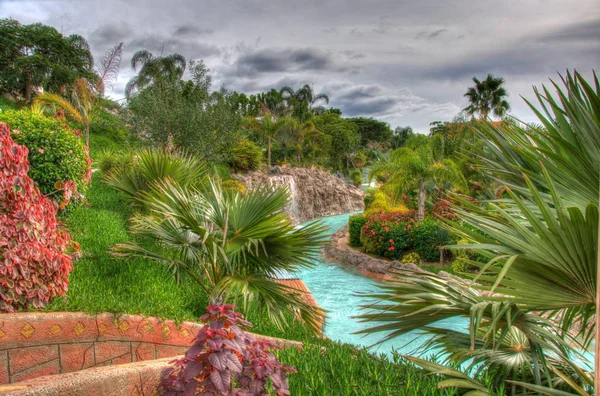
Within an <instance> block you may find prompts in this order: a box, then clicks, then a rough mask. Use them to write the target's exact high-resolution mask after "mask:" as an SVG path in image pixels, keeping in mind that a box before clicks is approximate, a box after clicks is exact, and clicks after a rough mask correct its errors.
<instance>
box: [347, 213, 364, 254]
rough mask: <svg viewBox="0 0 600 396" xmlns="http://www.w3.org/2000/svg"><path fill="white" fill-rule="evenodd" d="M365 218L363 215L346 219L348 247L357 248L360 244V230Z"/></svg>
mask: <svg viewBox="0 0 600 396" xmlns="http://www.w3.org/2000/svg"><path fill="white" fill-rule="evenodd" d="M366 221H367V220H366V219H365V216H363V215H355V216H350V218H349V219H348V225H349V227H348V228H349V230H350V231H349V232H350V240H349V242H350V246H354V247H359V246H361V243H360V230H361V229H362V227H363V226H364V225H365V223H366Z"/></svg>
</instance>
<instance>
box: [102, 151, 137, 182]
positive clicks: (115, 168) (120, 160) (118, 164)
mask: <svg viewBox="0 0 600 396" xmlns="http://www.w3.org/2000/svg"><path fill="white" fill-rule="evenodd" d="M96 164H97V166H98V169H100V172H102V174H103V175H104V176H105V177H108V176H109V175H110V174H112V173H113V172H122V171H125V170H128V169H131V168H132V167H133V166H134V165H135V154H134V152H133V151H116V150H110V149H108V150H103V151H101V152H100V154H99V155H98V157H97V160H96Z"/></svg>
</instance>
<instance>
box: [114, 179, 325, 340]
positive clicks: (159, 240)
mask: <svg viewBox="0 0 600 396" xmlns="http://www.w3.org/2000/svg"><path fill="white" fill-rule="evenodd" d="M287 200H288V193H287V191H286V190H281V189H276V190H272V189H267V188H255V189H252V190H251V191H249V192H247V193H246V194H240V193H237V194H231V193H223V192H222V191H221V189H220V187H219V183H215V182H212V183H211V185H210V188H208V189H204V190H202V189H195V188H184V187H181V186H179V185H178V184H176V183H175V182H173V181H170V180H167V181H163V182H159V183H156V184H154V185H153V186H152V188H151V190H150V191H149V192H147V193H145V194H144V202H145V203H146V206H147V208H148V210H149V213H147V214H138V215H136V216H135V217H134V219H133V226H132V228H131V231H132V233H133V234H135V235H139V236H142V237H143V238H144V239H143V240H146V241H148V245H147V246H146V245H142V244H135V243H127V244H121V245H117V246H116V247H115V251H116V253H117V254H118V255H126V256H141V257H145V258H148V259H151V260H154V261H156V262H159V263H162V264H165V265H166V266H167V267H168V268H169V270H170V272H172V273H173V275H174V276H175V277H176V278H177V279H181V278H182V277H183V276H187V277H189V278H191V279H192V280H193V281H195V282H196V283H197V284H198V285H199V287H201V288H203V289H204V290H205V291H206V293H207V294H208V295H209V296H210V299H211V303H214V302H221V303H223V302H242V303H243V306H244V307H246V306H247V305H248V304H250V303H252V304H256V306H257V307H261V308H262V309H265V310H266V312H267V314H268V316H269V318H270V319H271V320H272V321H273V322H274V323H276V324H277V325H278V326H279V327H283V326H284V325H285V324H286V314H288V313H291V314H293V315H296V316H297V317H299V318H301V319H302V320H304V321H305V322H306V323H307V324H308V326H310V327H311V328H312V329H313V330H314V331H315V332H318V331H319V330H320V327H321V325H322V323H323V311H322V310H321V309H319V308H317V307H313V306H312V305H310V304H308V303H307V302H305V300H304V299H303V295H302V293H301V292H300V291H299V290H296V289H294V288H291V287H288V286H285V285H282V284H280V283H278V282H277V281H276V280H275V278H276V277H277V274H278V273H279V272H281V271H288V272H293V271H295V270H297V269H299V268H302V267H309V266H311V265H312V264H311V257H312V256H313V255H315V254H318V252H319V251H320V249H321V247H322V245H323V243H325V241H326V237H325V235H324V233H323V231H324V227H323V226H322V225H321V224H318V223H312V224H310V225H307V226H304V227H300V228H295V227H294V226H293V225H292V222H291V220H290V219H289V217H288V216H287V215H286V214H285V213H284V211H283V209H284V207H285V205H286V204H287Z"/></svg>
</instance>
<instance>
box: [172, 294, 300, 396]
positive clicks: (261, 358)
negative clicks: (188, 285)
mask: <svg viewBox="0 0 600 396" xmlns="http://www.w3.org/2000/svg"><path fill="white" fill-rule="evenodd" d="M233 308H234V307H233V306H232V305H210V306H208V307H207V308H206V311H207V313H206V314H204V315H203V316H202V317H201V318H200V320H201V321H202V322H204V326H203V327H202V328H201V329H200V330H199V331H198V335H197V336H196V340H195V341H194V345H192V346H191V347H190V349H188V351H187V352H186V353H185V357H183V358H181V359H177V360H175V361H174V362H173V363H174V364H173V367H171V368H169V369H167V370H166V372H165V375H166V376H167V378H166V379H165V380H164V381H163V382H162V388H163V389H162V390H163V391H164V393H165V394H173V395H195V394H197V392H199V393H200V394H203V395H208V394H210V395H221V394H222V395H266V394H267V389H268V388H271V389H273V390H274V391H275V393H276V394H277V395H289V394H290V393H289V391H288V387H289V386H288V379H287V373H290V372H295V371H296V370H294V369H293V368H292V367H289V366H284V365H283V364H281V363H280V362H279V360H278V359H277V357H275V355H273V354H272V353H271V352H270V350H271V349H279V348H278V347H276V346H275V345H274V344H272V343H271V342H269V341H257V340H256V339H255V338H254V337H253V336H251V335H250V334H247V333H246V332H244V331H243V329H244V328H247V327H250V326H252V324H251V323H250V322H248V321H246V320H244V319H243V316H242V314H240V313H237V312H234V311H233Z"/></svg>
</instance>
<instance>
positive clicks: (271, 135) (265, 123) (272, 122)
mask: <svg viewBox="0 0 600 396" xmlns="http://www.w3.org/2000/svg"><path fill="white" fill-rule="evenodd" d="M287 124H288V121H287V119H285V118H282V119H279V120H277V119H275V118H274V117H272V116H271V114H269V113H267V114H265V115H264V116H263V117H262V118H259V119H257V118H254V117H246V118H244V120H243V121H242V128H246V129H250V130H252V131H253V132H254V133H256V134H257V135H258V136H260V137H261V138H263V139H266V140H267V165H268V166H269V167H271V147H272V142H273V139H276V138H277V137H278V136H279V134H280V133H281V132H282V131H283V130H284V129H285V128H286V126H287Z"/></svg>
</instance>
